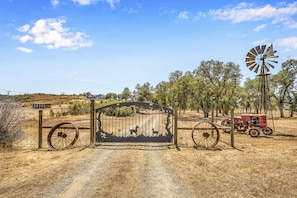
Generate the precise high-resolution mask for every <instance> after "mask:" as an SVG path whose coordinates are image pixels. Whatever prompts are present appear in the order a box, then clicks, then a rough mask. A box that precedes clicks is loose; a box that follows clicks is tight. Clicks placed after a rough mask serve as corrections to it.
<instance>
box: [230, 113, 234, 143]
mask: <svg viewBox="0 0 297 198" xmlns="http://www.w3.org/2000/svg"><path fill="white" fill-rule="evenodd" d="M230 136H231V146H232V147H234V108H232V109H231V131H230Z"/></svg>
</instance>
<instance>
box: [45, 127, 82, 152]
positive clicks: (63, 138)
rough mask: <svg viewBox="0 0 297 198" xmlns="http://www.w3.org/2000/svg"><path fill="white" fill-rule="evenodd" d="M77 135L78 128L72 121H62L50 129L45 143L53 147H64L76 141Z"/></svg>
mask: <svg viewBox="0 0 297 198" xmlns="http://www.w3.org/2000/svg"><path fill="white" fill-rule="evenodd" d="M78 135H79V132H78V128H77V127H76V126H75V125H74V124H73V123H71V122H62V123H60V124H57V125H56V126H54V127H53V128H52V129H51V130H50V132H49V134H48V136H47V143H48V145H49V146H50V147H51V148H53V149H65V148H67V147H70V146H72V145H73V144H74V143H75V142H76V140H77V139H78Z"/></svg>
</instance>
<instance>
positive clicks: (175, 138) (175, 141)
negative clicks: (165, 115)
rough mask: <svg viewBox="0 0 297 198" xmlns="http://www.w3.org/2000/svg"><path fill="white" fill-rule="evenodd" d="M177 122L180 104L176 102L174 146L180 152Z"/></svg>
mask: <svg viewBox="0 0 297 198" xmlns="http://www.w3.org/2000/svg"><path fill="white" fill-rule="evenodd" d="M177 120H178V102H174V135H173V138H174V142H173V143H174V145H175V147H176V148H177V149H178V150H179V147H178V145H177Z"/></svg>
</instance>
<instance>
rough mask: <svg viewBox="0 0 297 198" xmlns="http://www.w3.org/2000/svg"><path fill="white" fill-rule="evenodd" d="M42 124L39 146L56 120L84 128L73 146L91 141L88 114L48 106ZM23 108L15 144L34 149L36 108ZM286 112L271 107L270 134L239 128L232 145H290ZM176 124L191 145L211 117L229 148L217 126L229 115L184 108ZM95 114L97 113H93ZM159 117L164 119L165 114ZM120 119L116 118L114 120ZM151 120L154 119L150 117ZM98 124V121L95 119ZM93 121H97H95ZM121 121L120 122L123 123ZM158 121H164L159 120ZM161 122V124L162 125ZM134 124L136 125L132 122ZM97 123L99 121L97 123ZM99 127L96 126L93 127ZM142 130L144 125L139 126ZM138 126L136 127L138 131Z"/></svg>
mask: <svg viewBox="0 0 297 198" xmlns="http://www.w3.org/2000/svg"><path fill="white" fill-rule="evenodd" d="M42 111H43V113H42V125H43V126H46V127H45V128H43V129H42V137H41V139H42V148H43V149H51V148H50V147H49V145H48V142H47V135H48V133H49V131H50V129H51V128H50V127H53V126H55V125H56V124H58V123H61V122H65V121H70V122H72V123H74V124H75V125H76V126H77V127H79V128H84V129H80V130H79V138H78V140H77V142H76V143H75V145H74V146H75V147H85V146H89V145H90V130H88V127H89V126H90V115H89V114H85V115H77V116H71V115H69V114H67V108H62V107H59V108H49V109H43V110H42ZM24 112H25V118H26V120H25V124H24V126H23V129H24V133H25V138H24V139H23V140H22V141H21V142H19V143H17V144H16V146H17V148H21V149H37V148H38V141H39V138H40V137H39V136H38V134H39V133H38V132H39V131H38V125H39V109H28V108H26V109H24ZM241 114H243V112H242V111H240V110H236V111H235V117H240V116H241ZM289 116H290V114H289V112H287V111H286V112H285V118H280V115H279V112H277V111H274V112H270V113H269V114H267V125H268V126H269V127H270V128H272V129H273V134H272V135H269V136H267V135H264V134H263V133H262V132H260V136H259V137H258V138H252V137H251V136H250V135H249V134H248V131H246V132H245V133H242V132H237V131H235V132H234V146H235V147H237V148H240V149H244V148H246V147H252V146H264V147H265V146H276V145H278V146H282V147H292V146H294V145H295V147H296V142H297V117H292V118H290V117H289ZM178 117H179V118H178V127H179V128H188V129H186V130H185V129H182V130H178V133H177V143H178V145H179V146H180V147H187V148H191V147H194V146H195V144H194V142H193V140H192V130H191V129H192V128H193V126H195V124H196V123H197V122H200V121H203V120H205V121H212V122H213V123H215V124H216V125H217V126H218V128H219V133H220V137H219V142H218V144H217V145H216V147H218V148H222V149H225V148H231V135H230V133H229V132H226V131H225V130H223V129H220V126H221V122H222V120H223V119H224V118H226V117H229V116H219V117H214V118H211V117H210V118H203V115H200V114H197V112H191V111H187V112H185V113H182V114H180V115H179V116H178ZM96 118H97V116H96ZM161 120H163V121H164V118H162V119H161ZM117 121H119V119H118V120H117ZM151 122H152V123H155V122H153V121H151ZM97 124H98V123H97ZM97 124H96V125H97ZM123 124H124V123H120V126H122V125H123ZM130 124H131V123H130V122H129V127H128V128H129V129H130V128H131V129H132V128H133V127H135V126H136V124H134V123H132V124H131V126H130ZM161 124H163V123H162V122H161ZM161 124H160V125H161ZM134 125H135V126H134ZM97 126H98V125H97ZM110 127H112V129H114V130H116V129H117V128H118V127H117V126H115V123H113V124H112V126H110ZM96 130H98V129H96ZM142 130H143V129H142ZM140 131H141V130H140V129H139V132H140ZM147 131H149V133H150V134H148V135H149V136H152V135H153V133H152V132H153V131H152V128H149V129H148V130H147ZM123 133H124V136H127V135H131V134H129V133H130V132H129V131H128V132H127V131H121V133H120V134H121V135H122V136H123Z"/></svg>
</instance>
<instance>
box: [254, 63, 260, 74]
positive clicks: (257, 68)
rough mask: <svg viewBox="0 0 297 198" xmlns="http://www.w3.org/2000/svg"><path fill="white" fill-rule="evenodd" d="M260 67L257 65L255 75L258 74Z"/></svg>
mask: <svg viewBox="0 0 297 198" xmlns="http://www.w3.org/2000/svg"><path fill="white" fill-rule="evenodd" d="M259 67H260V65H259V64H257V67H256V69H255V71H254V72H255V73H258V70H259Z"/></svg>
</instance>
